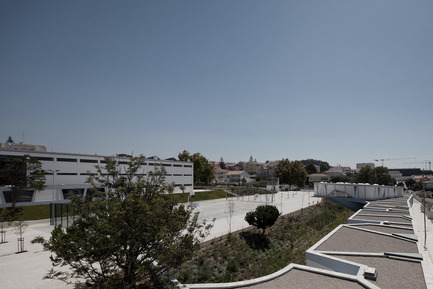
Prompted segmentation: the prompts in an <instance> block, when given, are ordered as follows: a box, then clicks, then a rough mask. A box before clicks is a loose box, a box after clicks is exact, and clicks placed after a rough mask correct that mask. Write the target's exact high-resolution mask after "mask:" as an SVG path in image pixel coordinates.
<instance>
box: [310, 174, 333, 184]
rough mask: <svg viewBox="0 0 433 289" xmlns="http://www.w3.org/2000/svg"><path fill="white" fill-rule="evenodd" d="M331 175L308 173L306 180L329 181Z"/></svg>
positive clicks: (313, 181)
mask: <svg viewBox="0 0 433 289" xmlns="http://www.w3.org/2000/svg"><path fill="white" fill-rule="evenodd" d="M330 180H331V177H330V176H328V175H327V174H310V175H308V182H310V183H317V182H319V183H320V182H329V181H330Z"/></svg>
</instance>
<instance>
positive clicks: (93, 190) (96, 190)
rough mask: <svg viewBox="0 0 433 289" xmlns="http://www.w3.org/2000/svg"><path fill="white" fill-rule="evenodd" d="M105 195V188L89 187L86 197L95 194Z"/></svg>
mask: <svg viewBox="0 0 433 289" xmlns="http://www.w3.org/2000/svg"><path fill="white" fill-rule="evenodd" d="M96 193H98V194H99V195H105V188H89V189H87V191H86V197H87V196H88V197H92V196H93V195H94V194H96Z"/></svg>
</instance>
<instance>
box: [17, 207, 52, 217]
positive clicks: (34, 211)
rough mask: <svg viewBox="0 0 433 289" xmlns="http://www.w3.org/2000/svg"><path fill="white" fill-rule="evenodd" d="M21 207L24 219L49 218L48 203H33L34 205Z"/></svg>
mask: <svg viewBox="0 0 433 289" xmlns="http://www.w3.org/2000/svg"><path fill="white" fill-rule="evenodd" d="M20 208H22V213H23V219H24V220H26V221H30V220H42V219H49V218H50V205H49V204H47V205H34V206H23V207H20Z"/></svg>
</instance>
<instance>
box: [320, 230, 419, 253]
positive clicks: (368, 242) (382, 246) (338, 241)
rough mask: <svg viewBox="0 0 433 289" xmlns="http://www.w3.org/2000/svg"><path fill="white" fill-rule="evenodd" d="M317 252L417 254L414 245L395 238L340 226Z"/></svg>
mask: <svg viewBox="0 0 433 289" xmlns="http://www.w3.org/2000/svg"><path fill="white" fill-rule="evenodd" d="M316 250H317V251H336V252H369V253H384V252H399V253H418V248H417V245H416V243H414V242H411V241H406V240H402V239H400V238H397V237H393V236H388V235H383V234H378V233H373V232H367V231H363V230H359V229H356V227H350V226H342V227H341V228H340V229H339V230H337V231H336V232H335V233H334V234H332V236H330V237H329V238H328V239H326V240H325V241H324V242H323V243H322V244H320V245H319V246H318V247H317V248H316Z"/></svg>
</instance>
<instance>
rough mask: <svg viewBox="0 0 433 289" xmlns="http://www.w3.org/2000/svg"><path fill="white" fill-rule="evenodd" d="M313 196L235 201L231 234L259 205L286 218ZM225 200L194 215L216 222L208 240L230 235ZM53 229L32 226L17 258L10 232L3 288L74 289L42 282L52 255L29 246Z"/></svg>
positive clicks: (0, 262) (0, 251) (2, 256)
mask: <svg viewBox="0 0 433 289" xmlns="http://www.w3.org/2000/svg"><path fill="white" fill-rule="evenodd" d="M312 195H313V192H312V191H309V192H281V193H277V194H276V195H275V196H274V201H273V202H272V199H271V197H270V196H268V200H266V199H265V198H264V196H262V197H261V198H258V199H256V200H254V198H253V197H250V198H243V199H242V198H240V199H239V200H235V201H234V214H233V216H232V231H235V230H239V229H242V228H245V227H247V226H248V224H247V223H246V222H245V220H244V217H245V214H246V212H248V211H251V210H254V209H255V208H256V207H257V206H258V205H263V204H266V203H268V204H273V205H275V206H277V208H278V209H279V210H281V208H282V212H283V214H287V213H289V212H293V211H296V210H299V209H301V208H302V207H306V206H308V205H309V203H310V204H313V203H316V202H318V201H320V198H315V197H312ZM227 203H228V202H227V201H226V200H225V199H219V200H212V201H202V202H198V207H197V208H196V209H195V211H198V212H200V218H201V219H207V220H211V219H213V218H216V221H215V226H214V228H213V229H212V231H211V234H210V236H209V237H208V238H207V239H208V240H209V239H211V238H214V237H218V236H221V235H224V234H226V233H228V227H229V226H228V222H227V217H226V214H225V213H224V212H225V211H227V208H228V205H227ZM52 228H53V227H52V226H50V225H49V220H42V221H36V222H30V226H29V227H28V228H27V229H26V231H25V233H24V238H25V249H26V250H27V252H25V253H21V254H15V252H16V251H17V236H16V235H15V234H14V233H13V232H12V229H11V228H9V229H7V236H6V238H7V241H8V242H7V243H5V244H0V288H2V289H3V288H22V289H27V288H28V289H66V288H68V289H71V288H74V286H72V285H66V284H65V283H64V282H62V281H56V280H42V278H43V276H44V275H45V274H46V273H47V271H48V270H49V269H50V268H51V263H50V260H49V257H50V253H49V252H44V251H43V250H42V246H41V245H40V244H30V241H31V240H32V239H33V238H35V237H36V236H39V235H40V236H43V237H45V238H49V236H50V232H51V230H52Z"/></svg>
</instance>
